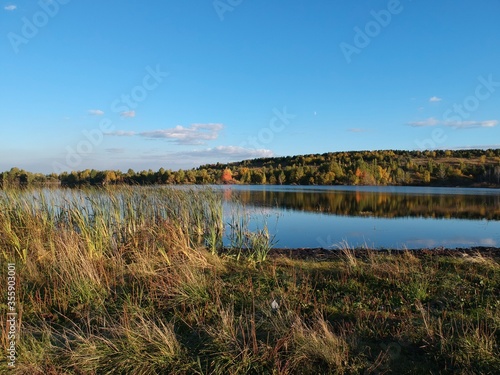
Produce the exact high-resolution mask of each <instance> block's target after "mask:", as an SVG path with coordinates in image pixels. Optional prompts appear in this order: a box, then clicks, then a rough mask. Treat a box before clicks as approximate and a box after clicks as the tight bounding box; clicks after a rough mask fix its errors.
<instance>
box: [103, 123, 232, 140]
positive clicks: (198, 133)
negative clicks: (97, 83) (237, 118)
mask: <svg viewBox="0 0 500 375" xmlns="http://www.w3.org/2000/svg"><path fill="white" fill-rule="evenodd" d="M223 128H224V125H222V124H193V125H191V126H189V127H184V126H180V125H178V126H176V127H174V128H169V129H159V130H150V131H144V132H134V131H124V130H117V131H114V132H109V133H106V134H105V135H109V136H121V137H133V136H139V137H144V138H149V139H166V140H170V141H172V142H175V143H177V144H179V145H201V144H204V143H206V141H212V140H214V139H217V138H218V137H219V132H220V131H221V130H222V129H223Z"/></svg>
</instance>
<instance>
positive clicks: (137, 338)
mask: <svg viewBox="0 0 500 375" xmlns="http://www.w3.org/2000/svg"><path fill="white" fill-rule="evenodd" d="M26 194H28V193H27V192H7V193H6V194H5V195H0V254H1V255H0V256H1V258H0V259H1V267H0V280H2V281H1V282H0V295H2V296H6V295H7V266H6V265H7V263H11V262H15V263H16V274H17V283H16V288H17V289H16V293H17V309H18V311H17V312H18V314H19V315H18V327H19V332H18V333H19V335H18V341H17V366H16V368H15V369H14V370H13V373H18V374H357V373H361V374H364V373H398V374H405V373H408V374H410V373H415V374H418V373H422V374H428V373H450V374H452V373H453V374H456V373H463V374H472V373H477V374H479V373H481V374H488V373H490V374H494V373H497V371H498V369H499V368H500V360H499V358H500V351H499V347H498V343H499V341H500V330H499V328H500V265H499V260H500V259H499V257H498V254H496V255H495V254H493V255H481V254H479V253H478V254H469V255H466V256H465V255H464V256H449V255H439V254H437V255H433V254H432V253H427V254H420V255H419V256H416V255H415V254H414V253H413V252H402V253H398V254H399V255H394V254H390V253H378V252H375V251H364V252H363V253H360V254H357V253H355V252H354V251H352V250H351V249H349V248H348V246H344V247H343V248H342V249H341V250H339V252H338V256H336V257H328V259H325V260H321V259H318V258H315V257H311V258H308V259H294V258H292V257H287V256H282V255H281V256H280V255H279V254H275V255H274V256H269V257H268V256H267V255H268V253H267V252H268V250H269V241H270V239H269V238H268V236H267V234H266V232H265V231H261V232H259V233H250V232H248V231H247V230H246V229H245V228H242V227H241V226H238V223H244V222H245V221H244V220H239V219H238V218H236V219H235V220H232V228H233V236H232V238H233V240H232V241H233V245H234V247H233V248H232V249H223V248H222V245H221V240H222V239H221V235H222V228H223V224H224V223H223V218H222V209H221V198H220V197H219V196H218V195H217V194H215V193H214V192H210V191H206V190H199V189H198V190H189V191H188V190H180V189H177V190H173V189H149V190H145V189H134V188H127V189H123V188H120V189H111V190H89V191H85V192H84V193H81V192H78V191H71V192H65V193H64V194H63V195H61V194H59V193H57V194H55V193H50V192H49V193H43V192H42V193H40V192H36V193H35V196H36V199H28V198H27V195H26ZM29 194H30V195H32V192H31V193H29ZM255 249H258V251H257V250H255ZM273 301H274V302H275V303H274V304H273ZM272 306H274V308H273V307H272ZM6 312H7V305H6V303H5V299H4V297H2V300H0V325H1V326H2V331H1V334H0V335H1V336H0V342H1V346H2V348H6V347H7V345H8V337H7V332H6V330H5V329H4V327H6ZM0 356H1V357H0V372H4V371H6V370H9V369H8V367H7V363H6V361H5V358H4V357H5V350H2V353H1V354H0Z"/></svg>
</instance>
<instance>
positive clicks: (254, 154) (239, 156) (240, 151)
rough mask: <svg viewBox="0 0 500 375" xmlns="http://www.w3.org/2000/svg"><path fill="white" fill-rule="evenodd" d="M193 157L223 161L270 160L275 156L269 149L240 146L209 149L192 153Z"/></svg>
mask: <svg viewBox="0 0 500 375" xmlns="http://www.w3.org/2000/svg"><path fill="white" fill-rule="evenodd" d="M191 155H193V156H203V157H214V158H221V159H227V158H231V159H235V160H243V159H256V158H268V157H272V156H274V153H273V152H272V151H271V150H267V149H255V148H244V147H240V146H217V147H214V148H207V149H206V150H201V151H192V152H191Z"/></svg>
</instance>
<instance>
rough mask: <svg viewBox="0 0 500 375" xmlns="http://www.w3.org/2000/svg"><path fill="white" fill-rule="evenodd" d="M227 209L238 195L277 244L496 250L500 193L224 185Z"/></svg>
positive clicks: (499, 232)
mask: <svg viewBox="0 0 500 375" xmlns="http://www.w3.org/2000/svg"><path fill="white" fill-rule="evenodd" d="M221 189H223V193H224V197H225V199H226V202H227V203H226V212H227V215H230V212H231V211H232V210H233V211H234V210H235V206H234V204H233V203H230V202H232V198H239V199H240V200H241V201H242V202H243V203H244V205H245V206H246V208H247V210H248V212H250V216H251V225H252V227H253V228H262V227H263V226H264V224H266V223H267V226H268V228H269V230H270V232H271V233H272V234H273V235H275V240H277V241H278V242H277V244H276V245H275V246H276V247H284V248H286V247H288V248H293V247H324V248H335V247H336V245H338V244H340V243H341V242H342V241H347V242H348V243H349V244H350V245H351V246H363V245H367V246H370V247H374V248H381V247H389V248H403V247H407V248H409V249H412V248H422V247H439V246H445V247H451V248H455V247H470V246H500V189H461V188H428V187H425V188H419V187H366V186H364V187H346V186H335V187H317V186H312V187H304V186H223V187H221Z"/></svg>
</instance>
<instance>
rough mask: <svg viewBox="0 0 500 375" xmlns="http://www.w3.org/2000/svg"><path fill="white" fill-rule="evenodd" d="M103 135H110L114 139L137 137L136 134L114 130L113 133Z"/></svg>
mask: <svg viewBox="0 0 500 375" xmlns="http://www.w3.org/2000/svg"><path fill="white" fill-rule="evenodd" d="M104 135H110V136H114V137H133V136H134V135H137V133H136V132H133V131H126V130H116V131H114V132H109V133H104Z"/></svg>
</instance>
